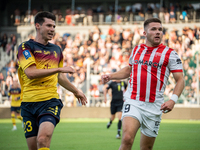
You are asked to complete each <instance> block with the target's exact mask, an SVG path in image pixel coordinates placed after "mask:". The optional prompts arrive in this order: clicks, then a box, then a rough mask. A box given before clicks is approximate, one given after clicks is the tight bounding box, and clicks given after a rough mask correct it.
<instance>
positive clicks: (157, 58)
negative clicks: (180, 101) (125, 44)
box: [124, 44, 183, 103]
mask: <svg viewBox="0 0 200 150" xmlns="http://www.w3.org/2000/svg"><path fill="white" fill-rule="evenodd" d="M129 65H130V66H131V68H132V71H131V74H130V80H129V84H128V88H127V91H126V92H125V94H124V97H127V98H129V99H133V100H137V101H144V102H150V103H153V102H156V101H164V97H163V93H164V90H165V87H166V83H167V81H168V78H169V75H170V72H172V73H175V72H183V66H182V62H181V59H180V58H179V56H178V54H177V53H176V51H174V50H173V49H171V48H169V47H167V46H165V45H163V44H160V45H159V46H157V47H148V46H146V45H145V44H141V45H138V46H136V47H135V48H134V49H133V50H132V53H131V56H130V58H129Z"/></svg>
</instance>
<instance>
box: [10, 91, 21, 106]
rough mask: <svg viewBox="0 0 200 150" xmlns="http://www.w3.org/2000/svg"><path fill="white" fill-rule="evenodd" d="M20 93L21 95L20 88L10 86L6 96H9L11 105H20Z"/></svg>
mask: <svg viewBox="0 0 200 150" xmlns="http://www.w3.org/2000/svg"><path fill="white" fill-rule="evenodd" d="M20 95H21V89H20V88H11V89H10V90H9V92H8V96H10V99H11V106H12V107H20V105H21V99H20Z"/></svg>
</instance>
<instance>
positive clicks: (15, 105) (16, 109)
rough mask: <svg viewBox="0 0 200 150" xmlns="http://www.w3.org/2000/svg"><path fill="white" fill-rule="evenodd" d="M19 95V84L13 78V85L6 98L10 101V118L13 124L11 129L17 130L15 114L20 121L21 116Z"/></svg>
mask: <svg viewBox="0 0 200 150" xmlns="http://www.w3.org/2000/svg"><path fill="white" fill-rule="evenodd" d="M20 95H21V89H20V86H19V84H18V81H17V80H14V81H13V85H12V87H11V88H10V90H9V92H8V99H9V100H10V101H11V120H12V124H13V129H12V130H17V126H16V121H15V116H17V118H18V119H19V120H21V121H22V116H21V115H20V106H21V99H20Z"/></svg>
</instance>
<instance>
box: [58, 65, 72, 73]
mask: <svg viewBox="0 0 200 150" xmlns="http://www.w3.org/2000/svg"><path fill="white" fill-rule="evenodd" d="M60 71H61V72H62V73H71V74H73V73H74V72H75V70H74V68H73V67H69V66H68V67H63V68H60Z"/></svg>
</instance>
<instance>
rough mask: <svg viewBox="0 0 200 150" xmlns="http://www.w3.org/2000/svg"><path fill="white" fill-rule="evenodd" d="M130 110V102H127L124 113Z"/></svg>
mask: <svg viewBox="0 0 200 150" xmlns="http://www.w3.org/2000/svg"><path fill="white" fill-rule="evenodd" d="M129 110H130V104H126V105H125V107H124V113H127V112H129Z"/></svg>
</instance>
